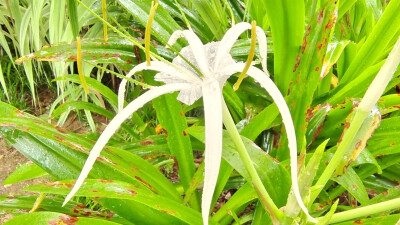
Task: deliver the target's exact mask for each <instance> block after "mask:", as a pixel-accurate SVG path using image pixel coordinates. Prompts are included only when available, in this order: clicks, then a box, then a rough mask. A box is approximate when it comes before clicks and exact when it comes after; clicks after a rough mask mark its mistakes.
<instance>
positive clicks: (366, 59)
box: [339, 0, 400, 87]
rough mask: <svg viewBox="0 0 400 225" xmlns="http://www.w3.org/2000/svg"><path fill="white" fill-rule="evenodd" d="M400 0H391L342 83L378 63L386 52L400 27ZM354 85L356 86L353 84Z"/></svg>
mask: <svg viewBox="0 0 400 225" xmlns="http://www.w3.org/2000/svg"><path fill="white" fill-rule="evenodd" d="M399 11H400V0H393V1H390V3H389V4H388V6H387V7H386V9H385V11H384V12H383V14H382V17H381V18H380V19H379V21H378V23H377V24H376V25H375V26H374V29H373V30H372V32H371V33H370V34H369V35H368V38H367V40H366V41H365V43H364V44H363V45H362V47H361V48H360V49H359V50H358V52H357V55H356V57H355V58H354V60H353V61H352V63H351V65H350V66H349V68H348V69H347V70H346V73H345V74H344V75H343V77H342V79H341V80H340V81H339V82H340V83H343V84H346V83H348V82H349V81H351V80H353V79H354V78H356V76H358V74H361V73H362V72H363V71H364V70H366V69H367V68H368V67H370V66H372V65H374V64H375V63H377V60H378V59H380V58H382V57H383V56H384V54H386V51H385V48H386V47H388V46H387V43H388V42H390V41H391V40H392V39H393V38H394V37H395V35H396V34H397V32H398V31H399V29H400V27H399V26H397V24H399V23H400V14H399V13H398V12H399ZM353 87H354V86H353Z"/></svg>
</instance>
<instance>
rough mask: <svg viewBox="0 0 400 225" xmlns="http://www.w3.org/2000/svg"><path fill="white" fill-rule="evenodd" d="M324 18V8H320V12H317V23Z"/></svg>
mask: <svg viewBox="0 0 400 225" xmlns="http://www.w3.org/2000/svg"><path fill="white" fill-rule="evenodd" d="M323 18H324V10H321V12H319V13H318V23H319V24H321V23H322V19H323Z"/></svg>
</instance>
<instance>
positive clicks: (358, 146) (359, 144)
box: [356, 141, 362, 149]
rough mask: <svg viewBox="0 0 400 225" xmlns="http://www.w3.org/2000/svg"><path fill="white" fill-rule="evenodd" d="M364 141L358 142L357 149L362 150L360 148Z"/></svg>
mask: <svg viewBox="0 0 400 225" xmlns="http://www.w3.org/2000/svg"><path fill="white" fill-rule="evenodd" d="M361 142H362V141H359V142H357V144H356V149H358V148H360V146H361V144H362V143H361Z"/></svg>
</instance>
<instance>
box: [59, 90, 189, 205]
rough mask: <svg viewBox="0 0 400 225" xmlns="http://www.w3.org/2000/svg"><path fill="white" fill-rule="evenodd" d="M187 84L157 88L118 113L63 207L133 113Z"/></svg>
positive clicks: (93, 150)
mask: <svg viewBox="0 0 400 225" xmlns="http://www.w3.org/2000/svg"><path fill="white" fill-rule="evenodd" d="M185 86H186V85H185V84H170V85H164V86H160V87H156V88H154V89H151V90H149V91H148V92H146V93H145V94H143V95H141V96H140V97H138V98H137V99H136V100H134V101H132V102H131V103H130V104H129V105H128V106H127V107H126V108H124V109H123V110H122V111H121V112H120V113H118V114H117V115H116V116H115V117H114V119H112V120H111V122H110V123H109V125H108V126H107V128H106V129H105V130H104V131H103V133H102V134H101V135H100V137H99V139H98V141H97V142H96V144H95V145H94V146H93V149H92V150H91V152H90V155H89V157H88V159H87V160H86V163H85V165H84V166H83V169H82V172H81V174H80V175H79V177H78V180H77V181H76V183H75V185H74V187H73V189H72V190H71V192H70V193H69V194H68V196H67V197H66V198H65V200H64V203H63V205H65V204H66V203H67V202H68V201H69V200H70V199H71V198H72V197H73V196H74V194H75V193H76V192H77V191H78V190H79V188H80V186H81V185H82V184H83V182H84V180H85V178H86V177H87V176H88V174H89V172H90V170H91V169H92V167H93V164H94V163H95V161H96V159H97V157H99V156H100V152H101V150H102V149H103V147H104V146H105V145H106V144H107V142H108V140H109V139H110V138H111V136H112V135H113V134H114V133H115V132H116V131H117V130H118V129H119V127H120V126H121V124H122V123H123V122H124V121H125V120H126V119H127V118H129V117H130V116H131V115H132V113H134V112H135V111H136V110H138V109H140V108H141V107H142V106H143V105H144V104H146V103H147V102H149V101H151V100H152V99H154V98H156V97H158V96H161V95H163V94H167V93H172V92H175V91H178V90H180V89H182V88H184V87H185Z"/></svg>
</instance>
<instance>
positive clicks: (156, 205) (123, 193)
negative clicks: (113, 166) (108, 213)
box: [24, 179, 202, 224]
mask: <svg viewBox="0 0 400 225" xmlns="http://www.w3.org/2000/svg"><path fill="white" fill-rule="evenodd" d="M73 184H74V183H73V181H70V180H67V181H57V182H54V183H47V184H38V185H32V186H29V187H27V188H24V190H25V191H35V192H43V193H51V194H61V195H66V194H68V193H69V192H70V191H71V189H72V186H73ZM76 196H86V197H92V198H112V199H126V200H133V201H135V202H139V203H141V204H144V205H146V206H149V207H150V208H153V209H155V210H157V211H160V212H163V213H165V214H168V215H169V216H172V217H176V218H178V219H180V220H181V221H184V222H186V223H189V224H202V219H201V214H200V212H198V211H195V210H193V209H191V208H188V207H186V206H185V205H183V204H181V203H179V202H176V201H174V200H171V199H169V198H164V197H161V196H159V195H156V194H149V193H148V192H147V191H145V189H143V188H140V187H138V186H136V185H132V184H129V183H125V182H122V181H116V180H94V179H86V181H85V183H84V184H83V185H82V187H81V188H80V189H79V191H78V192H77V193H76Z"/></svg>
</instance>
